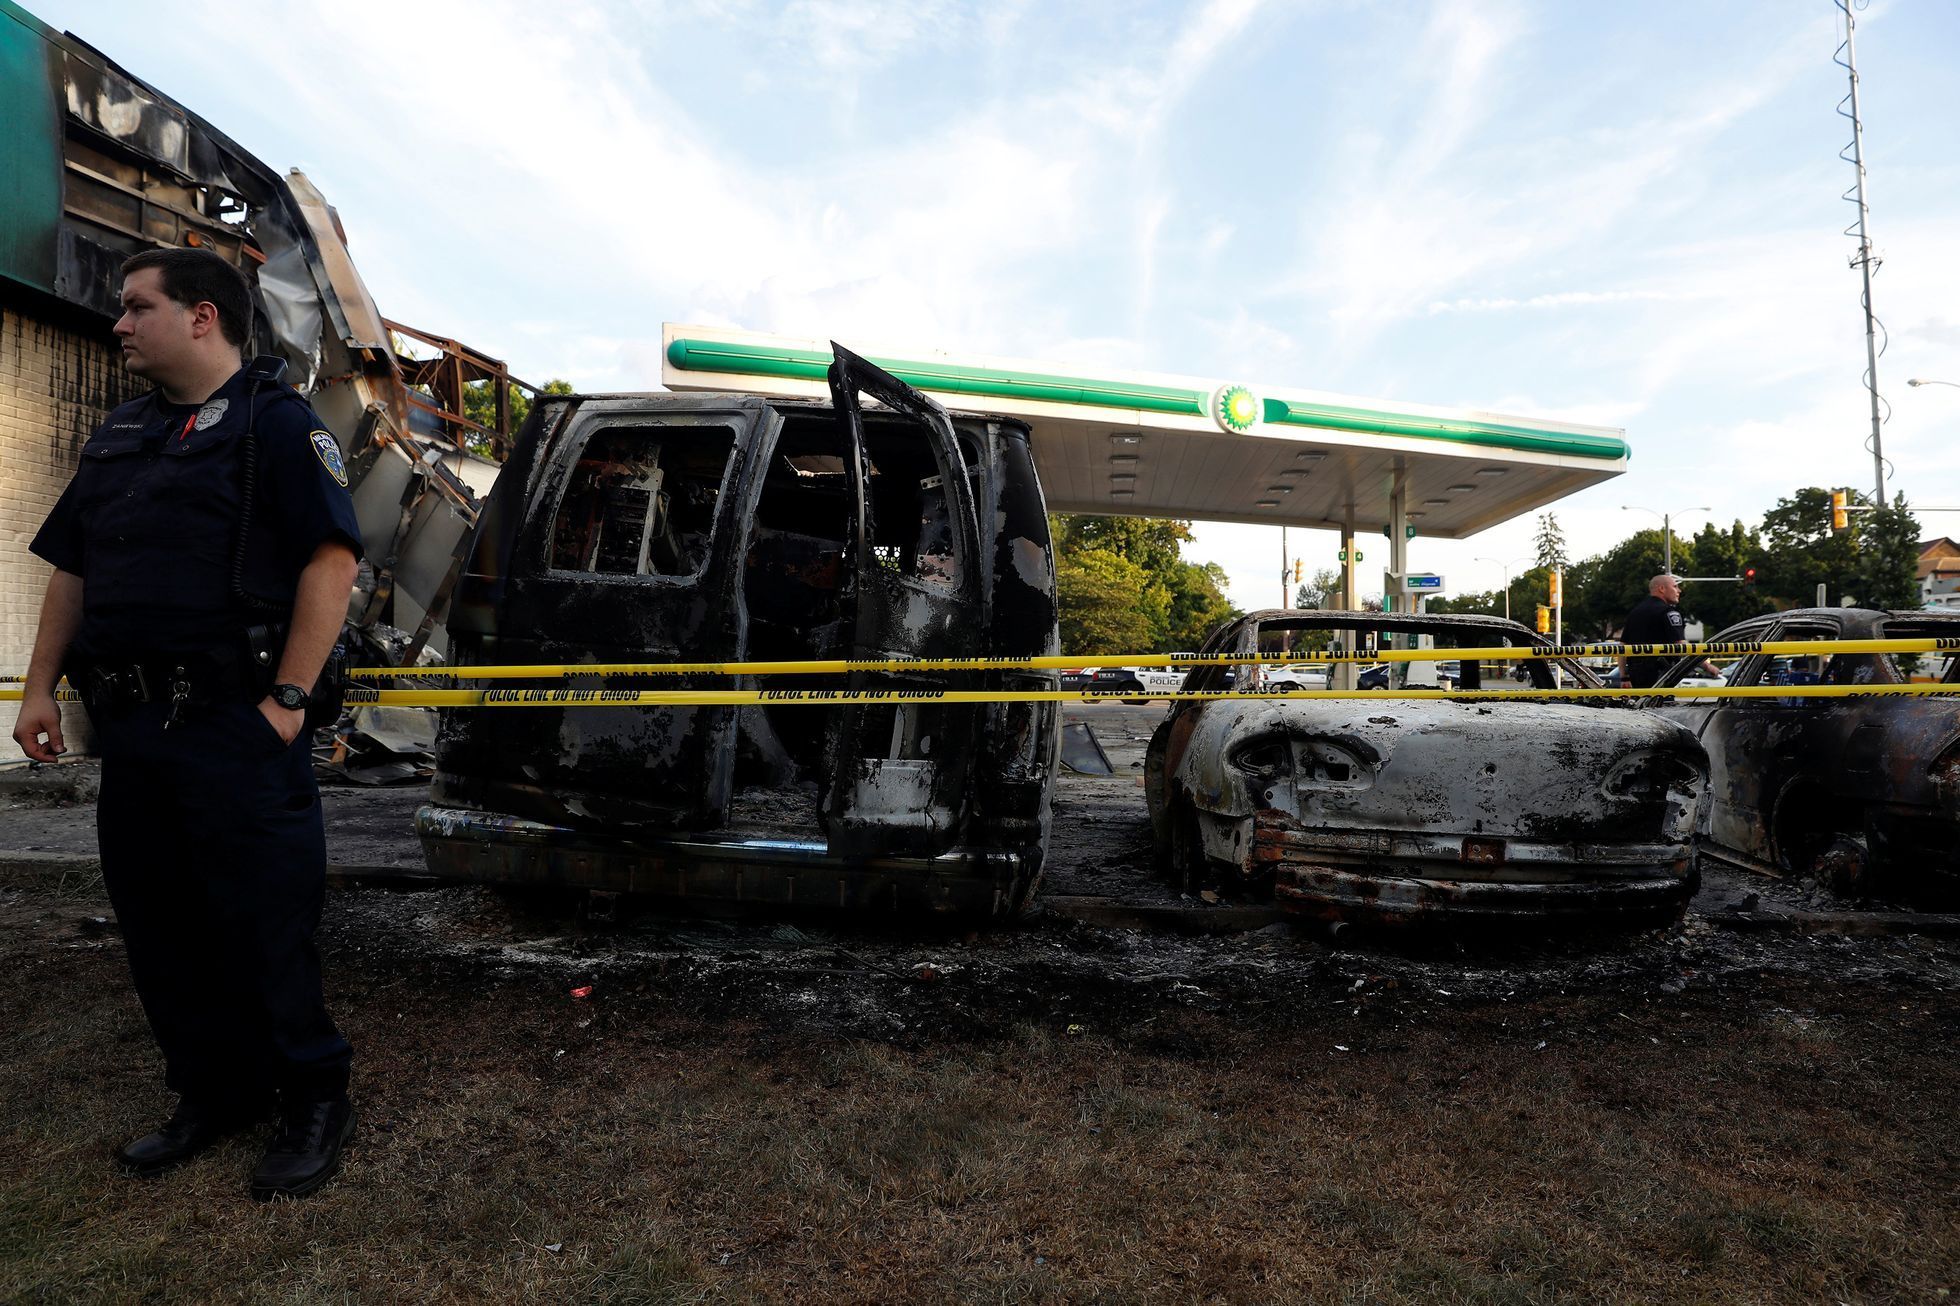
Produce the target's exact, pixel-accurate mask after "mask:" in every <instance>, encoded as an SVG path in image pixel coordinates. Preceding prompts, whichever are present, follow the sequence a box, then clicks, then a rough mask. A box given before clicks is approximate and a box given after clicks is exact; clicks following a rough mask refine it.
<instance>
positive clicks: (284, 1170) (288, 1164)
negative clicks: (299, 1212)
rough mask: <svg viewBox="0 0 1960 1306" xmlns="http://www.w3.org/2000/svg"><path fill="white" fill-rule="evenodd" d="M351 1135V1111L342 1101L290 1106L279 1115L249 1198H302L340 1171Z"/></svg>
mask: <svg viewBox="0 0 1960 1306" xmlns="http://www.w3.org/2000/svg"><path fill="white" fill-rule="evenodd" d="M353 1132H354V1107H353V1104H352V1103H350V1102H349V1101H348V1100H347V1099H346V1098H345V1097H336V1098H332V1099H330V1100H327V1101H324V1102H289V1103H286V1104H285V1105H284V1106H282V1107H281V1108H280V1110H279V1127H278V1129H277V1130H276V1131H275V1132H274V1133H273V1135H272V1143H271V1145H270V1146H268V1147H267V1148H266V1149H265V1155H264V1156H263V1157H261V1158H259V1164H258V1167H257V1168H256V1169H254V1170H253V1171H252V1196H253V1197H254V1198H255V1199H256V1200H258V1201H261V1202H264V1201H269V1200H270V1199H272V1198H274V1197H304V1196H306V1195H307V1194H308V1193H310V1192H312V1191H313V1190H314V1189H316V1188H318V1187H320V1185H322V1184H324V1183H326V1182H327V1180H329V1179H331V1178H333V1176H334V1171H336V1170H338V1169H340V1149H341V1148H343V1147H345V1146H346V1145H347V1138H348V1135H350V1134H352V1133H353Z"/></svg>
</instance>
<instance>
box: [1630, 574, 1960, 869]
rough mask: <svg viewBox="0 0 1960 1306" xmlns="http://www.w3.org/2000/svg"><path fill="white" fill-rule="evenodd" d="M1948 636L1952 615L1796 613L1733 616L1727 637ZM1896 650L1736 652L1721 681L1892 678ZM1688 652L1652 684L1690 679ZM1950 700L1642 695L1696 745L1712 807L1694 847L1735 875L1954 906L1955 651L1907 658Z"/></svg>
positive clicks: (1958, 845) (1958, 759) (1958, 860)
mask: <svg viewBox="0 0 1960 1306" xmlns="http://www.w3.org/2000/svg"><path fill="white" fill-rule="evenodd" d="M1940 637H1949V638H1950V637H1960V613H1955V614H1951V615H1949V614H1945V613H1930V612H1879V611H1874V610H1869V609H1857V608H1801V609H1798V610H1796V611H1792V612H1779V613H1773V614H1770V615H1768V616H1763V617H1758V618H1756V619H1755V620H1753V621H1745V622H1743V623H1741V624H1740V625H1737V626H1733V627H1731V628H1729V629H1728V630H1725V631H1723V632H1722V633H1721V634H1719V635H1717V636H1715V641H1714V642H1717V643H1727V642H1729V641H1736V640H1777V641H1803V640H1822V639H1924V638H1940ZM1900 660H1901V659H1900V658H1899V657H1898V655H1889V654H1882V653H1831V654H1821V655H1819V656H1816V657H1802V656H1798V657H1788V656H1780V657H1771V656H1768V655H1764V654H1753V655H1750V656H1745V657H1742V658H1741V659H1739V660H1738V661H1737V662H1735V663H1734V664H1733V665H1732V666H1731V667H1730V668H1729V669H1728V682H1729V683H1730V684H1732V685H1739V686H1740V685H1777V684H1825V685H1847V686H1855V685H1869V684H1898V683H1900V682H1902V681H1904V680H1905V679H1906V678H1907V676H1908V674H1911V673H1910V672H1908V671H1907V670H1905V669H1903V668H1902V667H1901V665H1900ZM1701 661H1702V660H1701V659H1699V658H1687V659H1683V660H1682V661H1680V662H1678V663H1676V664H1675V665H1674V666H1672V667H1670V668H1669V669H1668V670H1667V672H1666V673H1665V674H1664V675H1663V676H1662V677H1661V679H1660V681H1659V683H1660V684H1661V685H1662V686H1674V685H1679V684H1682V683H1692V678H1693V677H1694V676H1695V675H1696V673H1697V672H1698V671H1700V669H1701ZM1909 665H1913V670H1914V671H1916V673H1917V674H1919V675H1920V676H1921V677H1925V676H1927V675H1929V674H1931V675H1935V676H1938V677H1939V678H1940V679H1941V680H1942V681H1943V683H1946V684H1951V685H1953V686H1954V687H1955V696H1954V697H1951V698H1949V697H1946V696H1945V695H1940V696H1938V697H1932V698H1928V697H1920V696H1917V695H1915V696H1912V697H1904V696H1884V695H1872V696H1867V697H1859V696H1846V697H1831V698H1798V697H1790V698H1734V699H1692V698H1686V699H1664V698H1663V699H1658V700H1652V701H1653V703H1654V710H1655V711H1656V712H1657V713H1658V714H1659V715H1661V716H1664V717H1666V718H1668V719H1670V720H1673V721H1678V722H1680V723H1681V724H1682V725H1684V726H1686V727H1688V728H1689V729H1691V730H1693V731H1694V732H1695V733H1696V735H1697V736H1699V737H1700V739H1701V742H1702V744H1703V746H1704V747H1706V748H1707V750H1708V761H1709V767H1710V790H1711V794H1712V803H1711V810H1710V816H1709V828H1708V833H1707V837H1706V838H1705V840H1704V841H1703V851H1704V852H1705V853H1706V854H1707V855H1709V856H1712V857H1716V858H1719V859H1720V860H1721V861H1724V862H1727V863H1730V864H1732V865H1735V866H1739V867H1742V868H1744V869H1747V870H1753V871H1758V872H1764V873H1767V874H1771V875H1779V876H1797V877H1814V878H1816V879H1819V880H1821V881H1823V882H1824V883H1825V884H1827V885H1829V886H1830V887H1831V888H1833V889H1835V890H1836V891H1838V892H1839V893H1843V894H1847V895H1853V896H1857V895H1868V894H1874V893H1878V894H1884V895H1887V896H1896V897H1899V898H1902V899H1906V900H1910V901H1916V902H1921V903H1924V904H1926V905H1929V906H1931V905H1940V906H1951V905H1953V904H1954V903H1955V902H1956V901H1960V658H1956V657H1954V656H1952V655H1948V656H1946V657H1944V658H1933V657H1919V658H1916V659H1911V660H1910V663H1909Z"/></svg>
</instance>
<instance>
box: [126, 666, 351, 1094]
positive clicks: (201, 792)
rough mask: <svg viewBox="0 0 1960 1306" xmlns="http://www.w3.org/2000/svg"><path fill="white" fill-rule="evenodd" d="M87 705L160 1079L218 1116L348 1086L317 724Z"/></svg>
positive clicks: (159, 707) (249, 713)
mask: <svg viewBox="0 0 1960 1306" xmlns="http://www.w3.org/2000/svg"><path fill="white" fill-rule="evenodd" d="M167 715H168V705H167V704H165V703H142V704H134V705H130V706H127V707H122V708H109V709H105V710H102V711H96V712H91V714H90V716H91V720H93V721H94V723H95V727H96V734H97V737H98V748H99V751H100V752H101V755H102V792H101V796H100V798H99V800H98V804H97V827H98V838H99V841H100V844H101V853H102V878H103V880H104V882H105V883H106V884H107V886H108V890H109V900H110V902H111V903H112V904H114V906H115V909H116V919H117V921H118V922H119V923H120V924H121V927H122V933H123V940H124V942H125V944H126V945H127V947H128V950H129V968H130V973H131V976H132V978H133V979H134V980H135V984H136V993H137V996H138V997H139V998H141V999H142V1003H143V1010H144V1013H145V1014H146V1015H147V1016H148V1017H149V1021H150V1028H151V1029H152V1030H153V1031H154V1032H155V1034H156V1040H157V1044H158V1046H159V1047H160V1048H161V1049H162V1050H163V1056H164V1064H165V1082H166V1083H167V1084H168V1085H169V1087H171V1088H172V1089H174V1090H176V1091H177V1092H178V1093H181V1094H184V1095H187V1096H190V1097H193V1098H196V1099H198V1100H200V1101H203V1102H206V1103H208V1104H210V1105H212V1106H213V1107H214V1108H215V1109H217V1110H221V1111H230V1110H238V1111H251V1110H256V1109H258V1108H260V1107H262V1106H264V1105H265V1104H266V1103H267V1102H269V1101H270V1100H271V1097H272V1095H273V1093H274V1092H278V1093H280V1094H282V1095H284V1096H285V1097H286V1098H287V1099H288V1100H308V1101H317V1100H323V1099H327V1098H331V1097H334V1096H337V1095H339V1094H341V1093H344V1092H345V1091H346V1087H347V1068H348V1063H349V1062H350V1061H351V1059H352V1056H353V1052H352V1049H351V1048H350V1047H349V1046H348V1044H347V1040H346V1039H344V1038H342V1037H341V1036H340V1031H338V1030H337V1029H335V1028H334V1024H333V1020H332V1019H331V1018H330V1017H329V1016H328V1015H327V1009H326V1001H325V997H324V995H323V993H322V991H321V987H320V958H319V953H318V952H317V951H316V949H315V948H314V944H313V936H314V932H315V931H316V930H317V929H318V928H319V924H320V909H321V906H322V903H323V901H324V898H325V894H326V832H325V827H324V824H323V822H322V819H321V814H320V793H319V787H318V785H317V784H316V782H315V780H314V777H313V759H312V756H311V750H310V746H309V744H310V738H311V736H310V733H309V732H308V731H305V730H302V731H301V732H300V734H299V737H298V738H296V739H295V740H294V741H293V742H292V743H291V744H286V743H284V742H282V741H281V740H280V738H279V735H278V732H277V731H275V730H274V729H273V728H272V726H271V724H270V723H269V722H268V721H266V719H265V717H264V715H263V714H262V713H261V712H260V711H259V709H258V707H257V705H256V704H254V703H247V702H220V703H211V704H204V705H186V706H185V707H184V709H183V710H182V713H181V719H180V720H179V721H178V722H177V723H176V724H175V725H173V726H171V727H170V728H169V729H165V728H164V722H165V720H166V718H167Z"/></svg>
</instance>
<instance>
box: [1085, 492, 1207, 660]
mask: <svg viewBox="0 0 1960 1306" xmlns="http://www.w3.org/2000/svg"><path fill="white" fill-rule="evenodd" d="M1048 524H1049V531H1050V534H1051V537H1052V538H1053V539H1054V541H1055V577H1056V585H1057V589H1058V591H1059V599H1060V607H1061V625H1062V647H1063V648H1065V649H1067V650H1068V651H1069V652H1070V653H1075V652H1081V653H1083V654H1084V655H1089V654H1108V653H1168V652H1179V651H1188V650H1190V649H1194V648H1196V647H1197V646H1198V645H1199V644H1200V643H1202V642H1203V640H1204V637H1205V636H1206V635H1208V634H1210V633H1211V631H1212V629H1213V628H1214V627H1215V626H1217V625H1218V624H1219V623H1220V622H1222V621H1224V620H1225V619H1226V618H1228V617H1233V616H1236V615H1238V610H1237V609H1236V608H1234V607H1233V606H1232V605H1231V603H1230V602H1229V601H1228V600H1227V599H1226V598H1225V573H1224V570H1223V569H1222V568H1220V567H1218V566H1217V565H1216V564H1213V563H1195V562H1187V561H1186V560H1185V559H1184V557H1183V548H1184V545H1186V544H1188V543H1189V542H1190V541H1191V524H1190V523H1189V522H1182V521H1169V520H1161V519H1154V518H1143V517H1087V516H1055V517H1051V518H1050V519H1049V523H1048ZM1118 609H1121V610H1122V611H1120V612H1119V611H1118ZM1119 636H1120V638H1119Z"/></svg>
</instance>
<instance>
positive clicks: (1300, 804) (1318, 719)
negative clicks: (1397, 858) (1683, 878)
mask: <svg viewBox="0 0 1960 1306" xmlns="http://www.w3.org/2000/svg"><path fill="white" fill-rule="evenodd" d="M1221 753H1222V756H1221V755H1220V754H1221ZM1207 755H1209V756H1210V757H1211V758H1212V759H1215V760H1216V762H1222V763H1223V765H1215V764H1208V763H1207V762H1206V761H1205V758H1206V756H1207ZM1178 769H1179V770H1180V772H1181V773H1182V775H1183V777H1184V778H1185V782H1186V783H1187V784H1188V785H1189V786H1190V787H1191V788H1192V789H1193V790H1194V791H1195V792H1198V793H1199V794H1200V795H1201V797H1202V798H1203V800H1204V801H1205V802H1206V803H1207V804H1208V805H1209V804H1215V805H1218V806H1222V807H1226V808H1237V809H1239V810H1242V811H1256V810H1259V809H1264V808H1272V809H1278V810H1280V811H1283V812H1286V813H1287V814H1289V815H1290V816H1292V817H1294V819H1296V820H1297V821H1298V822H1299V823H1300V824H1301V825H1303V826H1305V827H1308V828H1314V827H1329V828H1353V829H1361V828H1366V829H1373V830H1384V831H1391V832H1392V831H1400V830H1407V831H1422V830H1430V831H1433V830H1456V831H1461V832H1463V833H1465V834H1484V835H1492V836H1498V837H1512V838H1521V839H1532V840H1560V841H1566V840H1571V841H1579V842H1592V841H1598V840H1618V839H1652V838H1655V837H1657V836H1662V835H1663V832H1665V833H1666V834H1675V833H1676V832H1677V831H1679V832H1680V833H1682V834H1687V833H1692V822H1693V820H1694V815H1695V814H1694V811H1693V808H1694V802H1695V794H1696V792H1697V791H1699V790H1700V789H1701V788H1702V787H1703V786H1702V781H1703V779H1704V778H1705V776H1706V773H1707V757H1706V754H1705V753H1704V752H1703V751H1702V748H1701V745H1700V744H1699V743H1698V742H1696V740H1695V738H1694V736H1693V735H1692V734H1691V733H1689V732H1688V731H1687V730H1685V729H1682V728H1681V727H1679V726H1677V725H1675V724H1674V723H1672V722H1668V721H1665V720H1662V719H1660V718H1658V717H1656V716H1655V715H1654V714H1651V713H1641V712H1632V711H1623V710H1614V709H1610V708H1598V707H1590V706H1581V705H1578V704H1570V703H1539V702H1499V703H1491V702H1487V701H1485V702H1478V701H1451V700H1446V699H1436V700H1423V699H1402V700H1396V701H1394V702H1392V703H1390V702H1381V703H1369V702H1365V701H1361V700H1355V699H1339V700H1334V701H1331V702H1325V703H1315V702H1312V701H1310V700H1302V699H1298V698H1293V699H1287V700H1283V701H1271V702H1269V701H1251V702H1221V703H1217V704H1213V705H1210V706H1209V707H1208V708H1207V709H1206V711H1205V712H1204V713H1203V714H1202V716H1201V719H1200V721H1199V722H1198V723H1197V725H1196V726H1195V728H1194V730H1193V732H1192V735H1191V738H1190V742H1189V746H1188V749H1187V751H1186V753H1185V756H1184V758H1183V760H1182V765H1180V766H1179V768H1178ZM1200 776H1205V777H1218V779H1217V781H1216V782H1215V783H1217V784H1219V785H1222V786H1231V785H1239V786H1242V793H1241V794H1238V795H1233V794H1229V793H1224V792H1209V793H1208V792H1205V790H1206V789H1207V788H1209V787H1210V786H1209V785H1207V784H1205V783H1203V782H1201V781H1200V780H1199V777H1200ZM1684 824H1686V825H1687V827H1688V828H1687V829H1686V830H1682V829H1681V827H1682V826H1683V825H1684Z"/></svg>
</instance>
